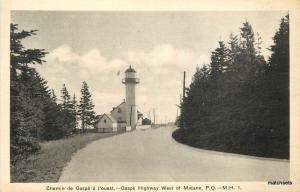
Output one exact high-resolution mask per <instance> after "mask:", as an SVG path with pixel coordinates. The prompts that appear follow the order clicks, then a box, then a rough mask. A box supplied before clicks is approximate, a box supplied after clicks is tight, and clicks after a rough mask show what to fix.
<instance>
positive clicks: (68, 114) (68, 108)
mask: <svg viewBox="0 0 300 192" xmlns="http://www.w3.org/2000/svg"><path fill="white" fill-rule="evenodd" d="M61 94H62V96H61V98H62V103H61V114H62V117H63V118H64V122H65V123H64V124H63V125H62V126H61V127H62V129H63V135H64V136H68V135H70V134H71V132H72V130H73V129H74V117H73V111H72V110H73V109H72V102H71V96H70V94H69V91H68V90H67V88H66V85H65V84H63V88H62V90H61Z"/></svg>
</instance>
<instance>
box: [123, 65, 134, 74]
mask: <svg viewBox="0 0 300 192" xmlns="http://www.w3.org/2000/svg"><path fill="white" fill-rule="evenodd" d="M128 72H134V73H135V70H134V69H133V68H131V65H129V68H128V69H126V71H125V73H128Z"/></svg>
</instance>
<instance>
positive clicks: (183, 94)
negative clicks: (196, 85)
mask: <svg viewBox="0 0 300 192" xmlns="http://www.w3.org/2000/svg"><path fill="white" fill-rule="evenodd" d="M184 100H185V71H184V72H183V90H182V105H181V113H180V114H181V121H182V128H184V127H185V126H184V115H183V106H184Z"/></svg>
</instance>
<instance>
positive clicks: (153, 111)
mask: <svg viewBox="0 0 300 192" xmlns="http://www.w3.org/2000/svg"><path fill="white" fill-rule="evenodd" d="M153 123H154V125H155V108H153Z"/></svg>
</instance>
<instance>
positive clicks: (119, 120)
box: [95, 66, 141, 132]
mask: <svg viewBox="0 0 300 192" xmlns="http://www.w3.org/2000/svg"><path fill="white" fill-rule="evenodd" d="M122 83H123V84H125V95H126V100H124V101H123V102H122V103H120V104H119V105H118V106H117V107H114V108H113V109H112V110H111V112H110V114H103V115H100V116H98V120H97V122H96V124H95V128H96V129H98V132H115V131H125V130H126V131H130V130H134V129H136V126H137V120H138V113H137V108H136V102H135V85H136V84H138V83H139V79H138V78H136V71H135V70H134V69H133V68H131V66H129V68H128V69H127V70H126V71H125V78H124V79H123V80H122ZM139 117H141V115H140V114H139Z"/></svg>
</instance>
